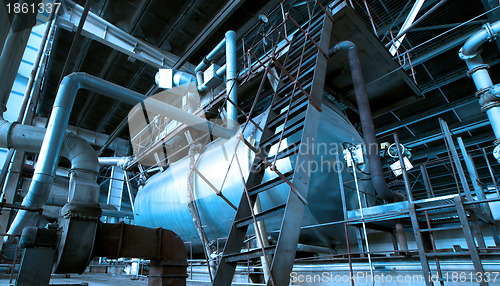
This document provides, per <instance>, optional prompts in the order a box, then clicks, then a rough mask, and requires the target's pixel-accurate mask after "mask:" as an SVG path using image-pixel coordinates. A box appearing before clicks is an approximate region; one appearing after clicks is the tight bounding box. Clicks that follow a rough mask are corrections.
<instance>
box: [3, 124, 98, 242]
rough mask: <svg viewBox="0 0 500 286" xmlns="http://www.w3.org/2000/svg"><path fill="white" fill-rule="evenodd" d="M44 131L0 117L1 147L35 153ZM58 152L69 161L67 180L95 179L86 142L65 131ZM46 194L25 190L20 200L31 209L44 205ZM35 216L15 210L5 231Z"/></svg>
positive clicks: (94, 165)
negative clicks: (26, 192) (10, 223)
mask: <svg viewBox="0 0 500 286" xmlns="http://www.w3.org/2000/svg"><path fill="white" fill-rule="evenodd" d="M45 133H46V130H45V128H41V127H35V126H29V125H20V124H16V123H9V122H7V121H5V120H3V119H0V147H1V148H13V149H16V150H23V151H27V152H33V153H37V152H39V151H40V148H41V147H42V145H43V140H44V136H45ZM60 155H61V156H62V157H65V158H67V159H68V160H70V162H71V170H72V171H73V174H72V176H71V179H70V180H73V179H74V178H79V179H83V180H88V181H92V182H95V180H96V178H97V172H98V171H99V164H98V161H97V155H96V153H95V151H94V149H93V148H92V147H91V146H90V144H89V143H88V142H87V141H85V140H84V139H82V138H80V137H79V136H78V135H76V134H74V133H70V132H67V133H66V134H65V135H64V137H63V143H62V148H61V153H60ZM70 185H71V182H70ZM49 191H50V188H49ZM48 196H49V193H47V194H36V193H33V192H28V194H26V197H25V198H24V200H23V205H24V206H29V207H30V208H32V209H39V208H41V207H42V206H43V205H44V204H45V202H46V201H47V198H48ZM35 215H36V213H34V212H28V211H25V210H19V212H18V213H17V215H16V218H15V219H14V221H13V222H12V225H11V227H10V229H9V232H8V233H9V234H14V233H18V232H19V231H20V230H22V229H23V228H24V227H25V226H26V225H27V224H28V223H29V222H30V221H31V219H32V218H34V217H35Z"/></svg>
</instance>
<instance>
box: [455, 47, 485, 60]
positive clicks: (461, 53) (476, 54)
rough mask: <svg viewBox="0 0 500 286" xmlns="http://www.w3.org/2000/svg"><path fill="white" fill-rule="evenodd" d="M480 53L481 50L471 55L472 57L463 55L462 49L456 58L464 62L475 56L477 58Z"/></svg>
mask: <svg viewBox="0 0 500 286" xmlns="http://www.w3.org/2000/svg"><path fill="white" fill-rule="evenodd" d="M480 53H481V49H477V52H476V53H475V54H472V55H465V54H464V48H463V47H462V48H461V49H460V50H459V51H458V56H459V57H460V59H462V60H464V61H466V60H470V59H473V58H475V57H476V56H478V55H479V54H480Z"/></svg>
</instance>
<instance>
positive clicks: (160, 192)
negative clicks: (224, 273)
mask: <svg viewBox="0 0 500 286" xmlns="http://www.w3.org/2000/svg"><path fill="white" fill-rule="evenodd" d="M322 110H323V111H322V112H321V116H320V119H319V127H318V128H319V129H318V133H317V136H316V138H313V139H311V140H310V142H301V146H300V147H301V148H300V149H299V152H305V151H304V150H306V149H307V148H305V147H306V146H303V145H304V144H312V145H309V147H310V146H312V147H313V148H312V149H310V148H309V150H314V151H313V152H315V154H314V162H312V163H308V164H302V165H301V166H299V165H296V162H295V161H296V156H297V155H293V156H290V157H287V158H284V159H281V160H278V161H277V163H276V166H277V168H278V170H279V171H280V172H281V173H283V174H285V173H287V172H288V171H290V170H292V168H294V169H298V168H302V169H301V170H306V174H307V175H309V176H310V186H309V190H308V196H307V201H308V204H307V206H306V211H305V215H304V219H303V222H302V224H303V225H304V226H305V225H314V224H318V223H325V222H332V221H339V220H343V219H344V215H343V207H342V198H341V192H340V184H339V176H338V172H341V174H342V176H343V179H344V181H349V180H351V181H352V179H353V177H352V170H350V171H349V170H347V167H346V164H345V161H344V160H343V156H342V150H343V148H342V146H343V144H355V145H357V144H360V143H362V142H363V140H362V138H361V136H360V135H359V133H358V132H357V131H356V129H355V128H354V127H353V126H352V124H351V123H350V122H349V121H348V120H347V118H346V117H345V116H344V115H343V114H342V112H341V111H339V110H338V109H337V108H336V107H334V106H330V105H326V104H323V106H322ZM265 118H266V114H262V115H261V116H260V117H259V118H257V119H255V120H260V121H261V122H262V123H261V125H262V126H263V124H264V121H265ZM288 124H293V122H292V121H291V122H288ZM279 131H280V128H278V130H277V131H276V132H279ZM243 136H244V137H245V138H246V139H247V140H248V141H250V142H255V143H256V142H258V141H259V140H260V137H261V132H260V131H259V129H257V128H256V127H255V126H254V125H253V124H249V125H248V127H247V129H246V130H245V132H244V133H243ZM294 136H301V134H296V135H294ZM297 139H298V138H292V137H291V138H286V139H284V140H283V142H282V143H281V146H280V150H282V149H284V148H286V147H287V142H295V141H296V140H297ZM236 145H237V146H236ZM277 147H278V146H276V145H275V146H273V147H272V148H271V151H270V154H269V155H271V156H272V155H273V154H276V151H277ZM303 147H304V148H303ZM234 152H236V154H237V157H238V162H239V164H240V167H238V164H237V162H236V160H231V159H232V156H233V154H234ZM336 153H339V154H340V155H339V156H340V158H341V159H340V160H341V168H340V170H339V168H338V165H337V162H336ZM199 156H200V157H199V158H198V157H196V169H197V170H198V172H199V173H201V174H202V175H203V176H204V177H205V178H206V179H208V180H209V181H210V183H211V184H212V185H213V186H214V187H215V188H217V189H219V190H220V189H221V187H222V193H223V195H224V196H225V197H227V198H228V199H229V201H231V202H232V204H233V205H235V206H238V204H239V201H240V199H241V197H242V193H243V191H244V185H243V184H244V181H246V179H247V177H248V175H249V172H250V169H251V165H252V162H253V159H254V157H255V154H254V153H253V152H252V151H251V150H250V149H249V148H248V147H247V146H246V145H245V144H243V143H242V142H240V143H239V144H238V138H237V135H235V136H234V137H232V138H230V139H228V140H224V139H218V140H216V141H214V142H212V143H211V144H209V145H208V146H206V148H205V149H204V151H203V152H202V153H201V154H199ZM239 168H241V172H242V173H243V177H242V176H241V175H240V170H239ZM189 172H190V160H189V158H188V157H186V158H183V159H181V160H179V161H177V162H175V163H173V164H171V166H170V167H169V168H168V169H166V170H165V171H163V172H161V173H158V174H155V175H154V176H152V177H151V178H149V180H147V182H146V184H145V185H144V186H143V187H142V188H141V189H140V190H139V192H138V194H137V197H136V199H135V208H134V209H135V213H134V215H135V223H136V224H137V225H141V226H146V227H163V228H167V229H170V230H172V231H174V232H175V233H177V234H178V235H179V236H180V237H181V238H182V239H183V240H184V241H186V242H191V243H192V244H193V247H194V249H195V250H196V249H198V250H199V251H201V248H200V247H199V246H200V244H201V241H200V239H199V238H198V234H197V231H196V228H195V225H194V223H193V219H192V217H191V215H190V212H189V210H188V208H187V203H188V200H189V196H188V175H189ZM358 175H359V176H363V175H362V174H361V173H360V174H358ZM276 176H277V175H276V173H275V172H273V171H272V170H270V169H269V168H267V169H266V170H265V175H264V179H263V181H267V180H271V179H273V178H275V177H276ZM192 181H193V187H194V197H195V200H196V205H197V207H198V210H199V214H200V218H201V221H202V224H203V227H204V230H205V232H206V234H207V236H208V238H209V239H210V240H216V239H217V238H224V237H227V235H228V233H229V229H230V227H231V224H232V221H233V219H234V215H235V213H236V211H235V210H234V209H233V208H231V207H230V206H229V205H228V204H227V203H226V202H225V201H224V200H223V199H222V198H221V197H219V196H217V195H216V193H215V191H214V190H213V188H212V187H211V186H209V184H207V183H206V182H205V181H204V180H203V178H201V177H200V176H199V175H197V174H194V175H193V177H192ZM358 187H359V188H360V190H361V191H362V192H365V193H368V194H371V193H373V191H372V189H373V188H372V185H371V182H370V181H367V180H360V181H359V185H358ZM353 189H355V185H354V184H353V183H350V184H349V186H348V187H347V188H345V196H346V198H345V202H346V205H347V208H348V209H354V208H357V206H358V199H357V195H356V193H355V191H353ZM289 190H290V187H289V186H288V185H287V184H285V183H283V184H281V185H279V186H277V187H274V188H273V189H270V190H268V191H265V192H262V193H260V194H259V198H260V202H261V205H262V210H263V211H265V210H267V209H269V208H272V207H275V206H277V205H280V204H283V203H285V202H286V199H287V196H288V194H289ZM265 224H266V228H267V231H268V232H269V233H271V235H275V236H276V235H277V233H276V232H273V231H276V230H279V227H280V224H281V216H276V217H273V218H271V219H267V220H265ZM249 229H250V231H252V229H253V228H252V227H250V228H249ZM300 240H301V242H302V243H306V244H313V245H322V246H333V245H335V244H336V243H339V242H342V241H345V234H344V229H343V224H337V225H332V226H329V227H321V228H310V229H304V230H303V231H302V232H301V236H300Z"/></svg>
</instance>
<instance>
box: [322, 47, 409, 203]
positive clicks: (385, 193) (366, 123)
mask: <svg viewBox="0 0 500 286" xmlns="http://www.w3.org/2000/svg"><path fill="white" fill-rule="evenodd" d="M340 51H346V52H347V57H348V60H349V65H350V67H351V74H352V81H353V84H354V93H355V94H356V102H357V105H358V111H359V117H360V120H361V127H362V130H363V138H364V141H365V145H366V157H367V159H368V166H369V167H370V174H371V180H372V183H373V187H374V188H375V191H376V192H377V194H378V195H379V196H380V197H381V198H382V199H384V200H386V201H389V202H394V201H402V200H404V199H405V198H404V196H403V195H402V194H399V193H395V192H393V191H391V190H389V187H388V186H387V183H386V181H385V178H384V171H383V168H382V161H381V160H380V155H379V147H378V142H377V137H376V136H375V127H374V124H373V118H372V112H371V109H370V103H369V101H368V95H367V92H366V85H365V81H364V78H363V72H362V70H361V65H360V63H359V57H358V49H357V47H356V45H355V44H354V43H353V42H350V41H343V42H340V43H338V44H337V45H335V46H334V47H332V48H331V49H330V50H329V51H328V56H329V57H331V56H333V55H334V54H336V53H338V52H340Z"/></svg>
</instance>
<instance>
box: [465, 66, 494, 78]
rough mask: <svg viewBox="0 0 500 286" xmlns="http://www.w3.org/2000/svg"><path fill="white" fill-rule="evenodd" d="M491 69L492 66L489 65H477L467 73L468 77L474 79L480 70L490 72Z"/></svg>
mask: <svg viewBox="0 0 500 286" xmlns="http://www.w3.org/2000/svg"><path fill="white" fill-rule="evenodd" d="M489 69H490V65H488V64H480V65H477V66H475V67H474V68H472V69H470V70H469V71H468V72H467V76H468V77H472V75H473V74H474V73H475V72H477V71H478V70H489Z"/></svg>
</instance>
